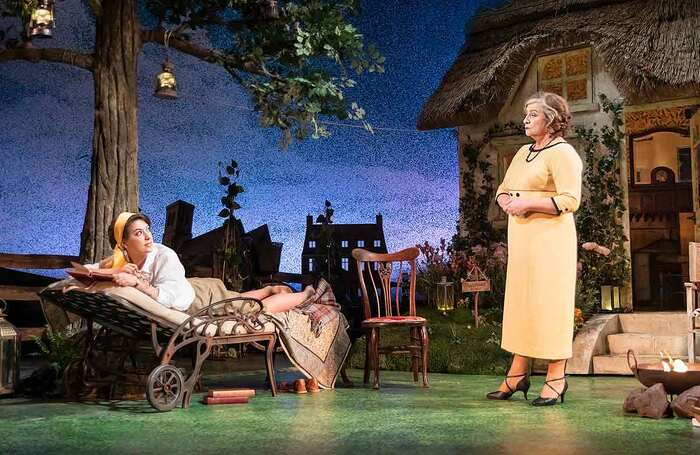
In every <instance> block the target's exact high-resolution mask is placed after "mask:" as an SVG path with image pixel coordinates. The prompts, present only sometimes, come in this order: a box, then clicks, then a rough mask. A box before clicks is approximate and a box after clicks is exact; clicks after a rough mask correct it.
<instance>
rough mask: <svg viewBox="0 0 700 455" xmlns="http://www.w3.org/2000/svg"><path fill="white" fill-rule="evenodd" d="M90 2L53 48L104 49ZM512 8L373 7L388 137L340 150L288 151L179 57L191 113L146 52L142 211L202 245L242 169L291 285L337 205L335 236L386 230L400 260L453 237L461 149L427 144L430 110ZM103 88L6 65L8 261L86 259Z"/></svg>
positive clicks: (48, 70)
mask: <svg viewBox="0 0 700 455" xmlns="http://www.w3.org/2000/svg"><path fill="white" fill-rule="evenodd" d="M84 3H85V2H82V1H80V0H65V1H62V2H59V3H58V4H57V6H56V9H57V11H56V22H57V26H56V30H55V32H54V35H55V38H54V39H53V40H51V41H48V42H47V43H46V44H45V45H46V46H51V47H54V46H55V47H58V46H61V47H71V48H77V49H81V50H84V51H90V50H91V49H92V40H93V34H94V21H93V19H92V18H91V16H90V14H89V12H88V11H87V9H86V7H85V6H84ZM498 3H500V1H495V0H490V1H489V0H483V1H476V0H474V1H464V0H463V1H455V0H450V1H439V0H434V1H424V0H423V1H421V0H402V1H390V0H386V1H384V0H382V1H378V0H375V1H369V0H365V1H363V2H362V11H363V12H362V15H361V16H360V17H359V18H355V19H353V22H354V24H355V25H356V26H357V28H358V29H359V30H360V32H361V33H363V34H364V35H365V39H366V42H367V43H370V42H371V43H375V44H376V45H377V47H378V48H379V50H380V51H381V52H382V53H383V54H384V55H385V56H386V64H385V66H386V73H385V74H384V75H369V76H367V77H362V78H360V79H359V82H360V84H358V87H357V88H356V89H354V90H353V92H351V93H350V96H351V97H352V98H353V99H355V100H357V101H358V103H359V104H360V105H361V106H362V107H363V108H364V109H365V110H366V111H367V119H368V120H369V121H370V122H371V123H372V124H373V125H374V126H376V127H380V128H382V127H383V128H393V129H396V130H382V129H378V130H377V131H376V133H375V134H369V133H367V132H366V131H364V130H362V129H356V128H347V127H339V126H331V127H330V130H331V132H332V133H333V136H332V137H331V138H329V139H322V140H316V141H315V140H307V141H305V142H301V143H299V142H295V143H294V144H292V145H291V146H290V147H289V149H288V150H286V151H284V150H281V149H280V148H279V146H278V140H279V137H280V136H279V132H278V130H274V129H265V128H261V127H259V126H258V123H257V114H256V113H255V112H253V111H251V103H250V101H249V97H248V95H247V93H246V92H245V91H244V90H243V89H242V88H241V87H239V86H237V85H236V84H235V83H234V82H232V81H231V79H230V78H229V77H228V75H227V74H226V73H225V72H224V71H223V70H221V69H220V68H217V67H215V66H213V65H210V64H206V63H203V62H201V61H199V60H197V59H195V58H192V57H189V56H186V55H183V54H179V53H177V52H173V53H172V55H171V59H172V60H173V61H174V62H175V74H176V77H177V80H178V84H179V95H180V97H179V99H177V100H174V101H171V100H160V99H156V98H154V97H153V96H152V92H153V78H154V77H155V75H156V74H157V73H158V71H159V69H160V65H161V64H162V61H163V59H164V57H165V51H164V49H163V48H162V47H161V46H156V45H152V44H148V45H146V46H145V47H144V51H143V53H142V55H141V59H140V61H139V82H140V83H139V107H140V112H139V166H140V181H141V188H140V206H141V209H142V210H143V211H144V212H145V213H147V214H149V215H150V216H151V219H152V221H153V225H154V226H153V227H154V233H155V237H156V240H157V241H160V239H161V237H162V233H163V226H164V222H165V206H166V205H168V204H169V203H171V202H173V201H175V200H177V199H183V200H185V201H188V202H190V203H192V204H194V205H195V207H196V208H195V213H194V223H193V234H194V235H195V236H196V235H199V234H202V233H204V232H206V231H209V230H211V229H213V228H215V227H217V226H218V225H220V223H221V219H220V218H217V216H216V215H217V213H218V212H219V210H220V206H219V204H220V202H219V198H220V192H221V191H220V187H219V185H218V184H217V182H216V178H217V175H218V169H217V163H218V162H220V161H229V160H231V159H235V160H237V161H238V163H239V166H240V168H241V181H240V182H241V184H242V186H243V187H244V188H245V193H244V194H242V195H241V196H240V197H239V202H240V204H241V206H242V209H241V210H240V211H238V212H237V214H238V216H239V217H240V218H241V219H242V221H243V224H244V226H245V227H246V229H248V230H250V229H253V228H255V227H257V226H259V225H261V224H264V223H267V224H268V226H269V228H270V232H271V235H272V239H273V241H278V242H283V243H284V247H283V252H282V264H281V270H284V271H289V272H298V271H299V270H300V257H301V250H302V243H303V240H304V231H305V222H306V215H307V214H313V215H317V214H318V213H320V212H321V211H322V209H323V203H324V201H325V200H326V199H328V200H330V201H332V202H333V206H334V208H335V216H334V222H336V223H370V222H374V219H375V214H376V213H380V212H381V213H382V214H383V216H384V226H385V234H386V239H387V246H388V248H389V249H390V250H392V249H399V248H403V247H406V246H410V245H413V244H416V243H422V242H423V241H424V240H429V241H431V242H434V241H437V240H438V239H440V238H441V237H445V238H449V237H451V236H452V235H453V233H454V230H455V223H456V220H457V216H458V210H457V206H458V191H459V180H458V163H457V152H456V148H457V140H456V138H455V137H454V134H453V132H452V131H450V130H438V131H431V132H418V131H416V130H415V123H416V118H417V116H418V113H419V111H420V109H421V107H422V104H423V103H424V102H425V100H426V99H427V98H428V96H430V94H431V93H432V91H433V90H434V89H435V88H436V87H437V85H438V84H439V82H440V80H441V78H442V75H443V74H444V72H445V71H446V70H447V68H448V67H449V65H450V64H451V63H452V61H453V60H454V58H455V56H456V55H457V53H458V51H459V49H460V47H461V46H462V44H463V43H464V27H465V23H466V22H467V21H468V19H469V18H470V17H472V16H473V14H474V13H475V11H476V10H477V9H478V7H479V6H480V5H483V4H488V5H489V6H490V5H494V4H498ZM92 122H93V94H92V77H91V75H90V74H89V73H87V72H86V71H83V70H80V69H76V68H72V67H68V66H65V65H60V64H47V63H37V64H32V63H27V62H5V63H0V163H2V166H0V210H1V211H2V215H1V216H0V252H9V253H43V254H77V253H78V249H79V244H80V231H81V229H82V224H83V217H84V213H85V206H86V199H87V188H88V186H89V178H90V155H91V141H92Z"/></svg>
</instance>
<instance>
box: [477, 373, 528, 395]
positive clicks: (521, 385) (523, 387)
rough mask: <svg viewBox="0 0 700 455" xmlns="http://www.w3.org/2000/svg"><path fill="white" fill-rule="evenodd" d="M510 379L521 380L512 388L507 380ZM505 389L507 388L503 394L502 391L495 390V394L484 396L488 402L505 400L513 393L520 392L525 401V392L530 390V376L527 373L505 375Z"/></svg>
mask: <svg viewBox="0 0 700 455" xmlns="http://www.w3.org/2000/svg"><path fill="white" fill-rule="evenodd" d="M510 378H522V379H521V380H520V381H518V383H517V384H516V385H515V388H512V387H511V386H510V384H508V379H510ZM505 382H506V387H508V391H507V392H503V391H502V390H496V391H495V392H490V393H487V394H486V398H488V399H489V400H507V399H509V398H510V397H511V396H513V394H514V393H515V392H522V393H523V395H525V399H526V400H527V391H528V390H530V375H529V374H528V373H523V374H514V375H513V376H509V375H506V381H505Z"/></svg>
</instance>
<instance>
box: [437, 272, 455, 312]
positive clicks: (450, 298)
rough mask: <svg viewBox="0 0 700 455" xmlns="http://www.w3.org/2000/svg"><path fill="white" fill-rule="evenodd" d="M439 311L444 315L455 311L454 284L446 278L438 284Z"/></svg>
mask: <svg viewBox="0 0 700 455" xmlns="http://www.w3.org/2000/svg"><path fill="white" fill-rule="evenodd" d="M437 309H438V311H442V314H447V312H448V311H452V310H454V309H455V292H454V288H453V287H452V282H451V281H447V277H446V276H443V277H442V278H441V279H440V282H439V283H438V284H437Z"/></svg>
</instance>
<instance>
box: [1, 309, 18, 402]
mask: <svg viewBox="0 0 700 455" xmlns="http://www.w3.org/2000/svg"><path fill="white" fill-rule="evenodd" d="M0 305H2V307H1V308H0V395H7V394H11V393H14V392H15V391H16V390H17V384H18V383H19V347H20V344H19V343H20V342H19V333H17V329H16V328H15V327H14V326H13V325H12V324H10V323H9V322H8V321H7V320H6V319H5V313H3V311H4V310H5V309H6V308H7V303H6V302H5V301H4V300H2V299H0Z"/></svg>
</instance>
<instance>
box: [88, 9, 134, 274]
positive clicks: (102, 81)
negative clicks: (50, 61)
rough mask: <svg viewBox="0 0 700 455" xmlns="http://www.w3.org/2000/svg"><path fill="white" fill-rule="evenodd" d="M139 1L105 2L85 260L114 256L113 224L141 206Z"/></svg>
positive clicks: (97, 53) (99, 41)
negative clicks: (139, 203) (111, 229)
mask: <svg viewBox="0 0 700 455" xmlns="http://www.w3.org/2000/svg"><path fill="white" fill-rule="evenodd" d="M139 32H140V26H139V21H138V17H137V13H136V0H110V1H108V2H102V15H101V16H100V17H98V18H97V23H96V39H95V69H94V84H95V121H94V129H93V139H92V171H91V176H90V189H89V191H88V201H87V209H86V212H85V223H84V224H83V232H82V234H81V236H80V258H81V260H82V261H90V262H94V261H97V260H99V259H101V258H104V257H106V256H108V255H109V254H110V251H111V247H110V244H109V227H110V224H111V222H112V220H113V219H114V218H115V217H116V216H117V215H118V214H119V213H120V212H123V211H137V210H138V192H139V179H138V118H137V115H138V105H137V104H138V90H137V63H138V53H139V51H140V48H141V38H140V34H139Z"/></svg>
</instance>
